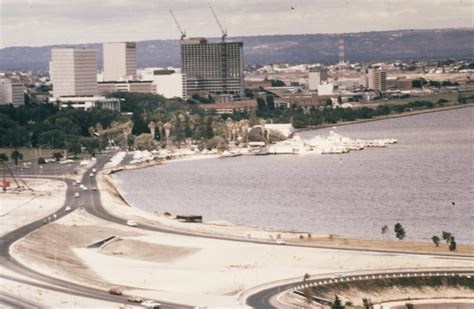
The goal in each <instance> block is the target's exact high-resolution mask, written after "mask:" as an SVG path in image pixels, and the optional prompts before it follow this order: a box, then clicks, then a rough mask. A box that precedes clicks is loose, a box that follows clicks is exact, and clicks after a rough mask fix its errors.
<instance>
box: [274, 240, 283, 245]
mask: <svg viewBox="0 0 474 309" xmlns="http://www.w3.org/2000/svg"><path fill="white" fill-rule="evenodd" d="M275 243H276V244H277V245H284V244H285V241H284V240H283V239H277V240H276V241H275Z"/></svg>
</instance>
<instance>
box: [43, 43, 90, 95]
mask: <svg viewBox="0 0 474 309" xmlns="http://www.w3.org/2000/svg"><path fill="white" fill-rule="evenodd" d="M49 74H50V78H51V82H52V84H53V96H54V97H56V98H57V97H62V96H92V95H96V94H97V51H96V50H95V49H86V48H53V49H52V50H51V62H50V66H49Z"/></svg>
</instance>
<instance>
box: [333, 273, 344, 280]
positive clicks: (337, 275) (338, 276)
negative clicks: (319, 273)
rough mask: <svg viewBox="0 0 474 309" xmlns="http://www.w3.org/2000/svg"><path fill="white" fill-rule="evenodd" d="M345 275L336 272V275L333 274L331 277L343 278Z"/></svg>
mask: <svg viewBox="0 0 474 309" xmlns="http://www.w3.org/2000/svg"><path fill="white" fill-rule="evenodd" d="M344 277H345V276H344V275H343V274H335V275H333V276H331V279H342V278H344Z"/></svg>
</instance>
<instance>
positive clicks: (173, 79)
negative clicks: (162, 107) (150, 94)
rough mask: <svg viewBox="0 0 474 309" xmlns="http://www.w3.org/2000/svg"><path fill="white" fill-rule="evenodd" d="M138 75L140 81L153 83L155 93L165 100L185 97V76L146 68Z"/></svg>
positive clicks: (175, 72) (175, 71)
mask: <svg viewBox="0 0 474 309" xmlns="http://www.w3.org/2000/svg"><path fill="white" fill-rule="evenodd" d="M139 75H140V79H141V80H151V81H153V86H154V88H155V93H157V94H159V95H162V96H164V97H165V98H168V99H171V98H175V97H176V98H184V97H185V95H186V88H185V85H186V83H185V76H184V74H182V73H181V72H179V71H178V70H174V69H171V70H164V69H160V68H146V69H144V70H142V71H141V72H140V74H139Z"/></svg>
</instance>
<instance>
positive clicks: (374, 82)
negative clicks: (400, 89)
mask: <svg viewBox="0 0 474 309" xmlns="http://www.w3.org/2000/svg"><path fill="white" fill-rule="evenodd" d="M368 75H369V78H368V82H369V85H368V88H369V89H372V90H377V91H380V92H383V91H387V72H385V71H383V70H379V69H374V68H370V69H369V74H368Z"/></svg>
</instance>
